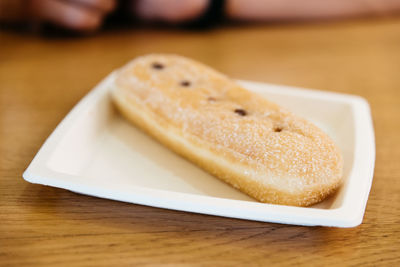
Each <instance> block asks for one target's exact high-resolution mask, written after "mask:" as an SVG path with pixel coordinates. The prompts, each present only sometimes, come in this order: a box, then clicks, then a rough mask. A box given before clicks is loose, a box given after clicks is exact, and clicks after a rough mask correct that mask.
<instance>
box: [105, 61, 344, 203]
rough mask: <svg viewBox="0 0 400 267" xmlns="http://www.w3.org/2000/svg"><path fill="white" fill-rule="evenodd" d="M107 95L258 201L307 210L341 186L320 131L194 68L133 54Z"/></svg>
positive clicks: (333, 155)
mask: <svg viewBox="0 0 400 267" xmlns="http://www.w3.org/2000/svg"><path fill="white" fill-rule="evenodd" d="M111 92H112V98H113V100H114V102H115V104H116V106H117V107H118V109H119V110H120V112H121V113H122V114H123V116H124V117H126V118H127V119H128V120H129V121H131V122H132V123H133V124H135V125H136V126H137V127H139V128H140V129H142V130H144V131H145V132H146V133H148V134H149V135H151V136H152V137H153V138H155V139H156V140H158V141H159V142H160V143H162V144H164V145H165V146H167V147H168V148H170V149H172V150H173V151H175V152H176V153H178V154H179V155H181V156H183V157H185V158H187V159H188V160H190V161H191V162H193V163H195V164H197V165H198V166H200V167H201V168H203V169H204V170H206V171H208V172H209V173H211V174H213V175H214V176H216V177H218V178H220V179H222V180H223V181H225V182H226V183H228V184H230V185H232V186H234V187H235V188H237V189H239V190H241V191H242V192H244V193H246V194H248V195H249V196H251V197H253V198H255V199H257V200H259V201H261V202H266V203H275V204H282V205H294V206H309V205H312V204H315V203H317V202H320V201H322V200H323V199H324V198H326V197H327V196H328V195H330V194H332V193H333V192H334V191H335V190H336V189H337V188H338V187H339V185H340V184H341V182H342V169H343V160H342V156H341V154H340V151H339V149H338V147H337V146H336V145H335V144H334V142H333V141H332V140H331V139H330V138H329V137H328V136H327V135H326V134H325V133H324V132H322V131H321V130H320V129H319V128H317V127H316V126H314V125H313V124H312V123H310V122H308V121H306V120H305V119H302V118H300V117H298V116H296V115H295V114H293V113H291V112H289V111H287V110H285V109H284V108H282V107H280V106H278V105H276V104H274V103H272V102H270V101H268V100H267V99H265V98H264V97H262V96H260V95H258V94H255V93H253V92H249V91H247V90H246V89H244V88H242V87H241V86H239V85H238V84H237V83H235V82H234V81H233V80H231V79H229V78H228V77H226V76H225V75H223V74H221V73H218V72H217V71H215V70H213V69H211V68H209V67H207V66H205V65H203V64H201V63H198V62H195V61H193V60H190V59H187V58H184V57H181V56H176V55H158V54H152V55H146V56H142V57H138V58H136V59H134V60H133V61H132V62H130V63H128V64H127V65H126V66H124V67H123V68H122V69H120V70H118V72H117V74H116V78H115V81H114V84H113V86H112V88H111Z"/></svg>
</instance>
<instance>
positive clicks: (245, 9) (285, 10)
mask: <svg viewBox="0 0 400 267" xmlns="http://www.w3.org/2000/svg"><path fill="white" fill-rule="evenodd" d="M226 4H227V6H226V15H227V16H228V17H230V18H232V19H237V20H247V21H288V20H292V21H299V20H313V19H330V18H345V17H356V16H366V15H389V14H392V13H393V14H394V13H397V12H399V11H400V0H323V1H321V0H227V1H226Z"/></svg>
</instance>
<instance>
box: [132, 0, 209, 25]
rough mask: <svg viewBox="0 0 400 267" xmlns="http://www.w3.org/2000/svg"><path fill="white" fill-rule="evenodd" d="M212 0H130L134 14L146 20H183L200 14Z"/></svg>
mask: <svg viewBox="0 0 400 267" xmlns="http://www.w3.org/2000/svg"><path fill="white" fill-rule="evenodd" d="M209 1H213V0H189V1H184V0H132V1H131V3H132V4H131V6H132V7H131V8H132V12H133V14H134V15H135V16H137V17H139V18H141V19H144V20H148V21H164V22H169V23H179V22H185V21H188V20H191V19H195V18H197V17H198V16H200V15H201V14H202V13H203V12H204V11H205V9H206V8H207V5H208V3H209Z"/></svg>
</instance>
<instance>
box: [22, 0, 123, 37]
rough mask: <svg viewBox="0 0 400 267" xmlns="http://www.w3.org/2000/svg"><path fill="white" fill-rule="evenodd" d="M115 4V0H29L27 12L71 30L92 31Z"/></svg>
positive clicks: (99, 24) (36, 17) (41, 19)
mask: <svg viewBox="0 0 400 267" xmlns="http://www.w3.org/2000/svg"><path fill="white" fill-rule="evenodd" d="M115 6H116V1H115V0H30V4H29V6H28V9H29V10H28V13H29V14H30V15H31V16H32V17H33V18H35V19H37V20H40V21H46V22H51V23H53V24H56V25H59V26H62V27H65V28H69V29H72V30H78V31H93V30H96V29H98V28H99V27H100V26H101V24H102V21H103V19H104V18H105V16H106V15H107V14H108V13H110V12H111V11H113V10H114V8H115Z"/></svg>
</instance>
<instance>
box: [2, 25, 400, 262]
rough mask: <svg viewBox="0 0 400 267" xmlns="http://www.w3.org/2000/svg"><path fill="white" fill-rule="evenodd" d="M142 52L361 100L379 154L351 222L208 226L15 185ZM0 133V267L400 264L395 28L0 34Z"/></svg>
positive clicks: (220, 222)
mask: <svg viewBox="0 0 400 267" xmlns="http://www.w3.org/2000/svg"><path fill="white" fill-rule="evenodd" d="M150 52H168V53H178V54H182V55H185V56H189V57H193V58H195V59H198V60H200V61H202V62H204V63H206V64H209V65H211V66H213V67H215V68H216V69H219V70H221V71H223V72H225V73H227V74H229V75H230V76H233V77H235V78H240V79H249V80H256V81H265V82H271V83H278V84H287V85H294V86H301V87H309V88H318V89H322V90H329V91H336V92H342V93H350V94H357V95H360V96H362V97H365V98H366V99H367V100H368V101H369V103H370V104H371V108H372V114H373V119H374V125H375V133H376V148H377V158H376V167H375V177H374V182H373V185H372V189H371V194H370V197H369V201H368V205H367V209H366V213H365V217H364V221H363V223H362V225H360V226H359V227H356V228H351V229H338V228H324V227H299V226H290V225H280V224H271V223H261V222H253V221H244V220H236V219H229V218H220V217H213V216H206V215H199V214H190V213H185V212H178V211H171V210H163V209H157V208H151V207H145V206H140V205H133V204H127V203H121V202H116V201H110V200H105V199H99V198H94V197H89V196H84V195H78V194H75V193H72V192H69V191H66V190H61V189H56V188H51V187H45V186H40V185H33V184H29V183H27V182H25V181H24V180H23V179H22V176H21V175H22V173H23V171H24V170H25V168H26V167H27V166H28V164H29V163H30V161H31V159H32V158H33V156H34V155H35V154H36V152H37V151H38V149H39V148H40V146H41V145H42V144H43V142H44V141H45V139H46V137H47V136H48V135H49V134H50V133H51V132H52V131H53V129H54V128H55V127H56V125H57V124H58V123H59V122H60V120H61V119H62V118H63V117H64V116H65V115H66V114H67V113H68V111H69V110H70V109H71V108H72V107H73V106H74V105H75V104H76V103H77V101H79V99H81V98H82V97H83V96H84V95H85V94H86V93H87V92H88V91H89V90H90V89H91V88H92V87H93V86H94V85H95V84H96V83H97V82H98V81H100V80H101V79H102V77H104V76H105V75H107V74H108V73H109V72H110V71H111V70H113V69H114V68H117V67H119V66H121V65H122V64H124V63H125V62H127V61H128V60H130V59H131V58H133V57H135V56H137V55H141V54H145V53H150ZM0 127H1V128H0V149H1V150H0V190H1V191H0V265H2V266H4V265H5V266H8V265H14V266H23V265H28V266H35V265H41V266H43V265H45V266H58V265H68V266H70V265H71V264H74V265H75V264H76V265H84V266H88V265H92V266H119V265H133V264H136V265H140V266H141V265H158V264H170V265H178V264H182V265H186V264H188V265H192V264H193V265H211V266H214V265H225V266H231V265H236V264H237V265H241V266H247V265H267V264H276V265H283V266H293V265H297V264H301V265H308V264H312V265H319V266H330V265H346V266H349V265H360V266H379V265H386V266H388V265H391V266H396V265H397V266H399V265H398V264H399V263H400V258H399V257H400V241H399V240H400V162H399V160H400V138H399V133H400V131H399V130H400V19H386V20H369V21H367V20H365V21H362V20H361V21H348V22H338V23H326V24H305V25H264V26H262V25H259V26H240V27H224V28H221V29H216V30H213V31H209V32H185V31H178V30H172V29H170V30H165V29H164V30H162V29H159V30H157V29H152V30H149V29H132V30H119V31H117V32H115V31H114V32H103V33H101V34H98V35H95V36H90V37H86V38H61V39H60V38H55V39H49V38H42V37H38V36H34V35H30V36H29V35H21V34H18V33H12V32H7V33H6V32H2V33H0Z"/></svg>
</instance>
